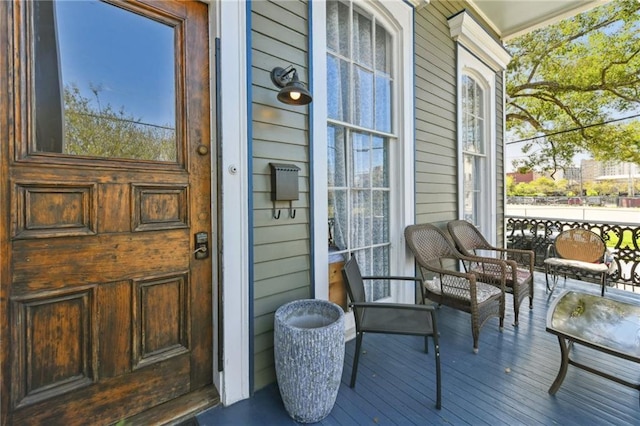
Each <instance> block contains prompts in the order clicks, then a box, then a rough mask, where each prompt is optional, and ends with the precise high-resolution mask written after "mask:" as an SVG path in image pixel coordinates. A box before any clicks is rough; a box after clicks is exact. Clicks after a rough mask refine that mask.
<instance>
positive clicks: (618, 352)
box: [547, 291, 640, 395]
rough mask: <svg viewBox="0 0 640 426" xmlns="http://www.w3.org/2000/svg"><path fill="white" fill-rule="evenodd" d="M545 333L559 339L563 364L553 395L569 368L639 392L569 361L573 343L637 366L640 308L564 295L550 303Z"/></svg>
mask: <svg viewBox="0 0 640 426" xmlns="http://www.w3.org/2000/svg"><path fill="white" fill-rule="evenodd" d="M547 331H548V332H549V333H553V334H555V335H557V336H558V342H559V343H560V352H561V355H562V363H561V365H560V371H559V372H558V376H557V377H556V379H555V381H554V382H553V384H552V385H551V387H550V388H549V393H550V394H551V395H554V394H555V393H556V392H557V391H558V389H559V388H560V385H562V381H563V380H564V377H565V375H566V374H567V368H568V367H569V365H573V366H575V367H578V368H581V369H583V370H586V371H588V372H590V373H593V374H597V375H599V376H602V377H605V378H607V379H609V380H613V381H615V382H617V383H620V384H623V385H625V386H628V387H631V388H633V389H636V390H640V384H637V383H631V382H628V381H626V380H623V379H621V378H619V377H615V376H613V375H612V374H609V373H607V372H604V371H601V370H598V369H596V368H594V367H591V366H587V365H584V364H581V363H579V362H576V361H574V360H573V359H571V358H570V357H569V352H570V351H571V347H572V346H573V344H574V343H579V344H581V345H584V346H588V347H590V348H593V349H595V350H597V351H600V352H604V353H606V354H609V355H613V356H616V357H619V358H622V359H626V360H629V361H633V362H637V363H640V306H638V305H633V304H630V303H626V302H621V301H618V300H613V299H609V298H605V297H600V296H596V295H592V294H586V293H581V292H577V291H565V292H563V293H562V294H561V295H559V296H558V298H557V299H556V300H555V301H554V302H553V304H552V306H551V308H550V309H549V313H548V315H547Z"/></svg>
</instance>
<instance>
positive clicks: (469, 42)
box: [448, 11, 511, 244]
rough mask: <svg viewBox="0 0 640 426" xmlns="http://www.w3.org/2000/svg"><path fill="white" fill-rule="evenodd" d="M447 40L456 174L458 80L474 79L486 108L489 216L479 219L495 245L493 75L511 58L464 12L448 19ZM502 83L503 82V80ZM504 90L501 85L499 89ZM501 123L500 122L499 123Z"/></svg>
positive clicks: (460, 194)
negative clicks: (453, 55)
mask: <svg viewBox="0 0 640 426" xmlns="http://www.w3.org/2000/svg"><path fill="white" fill-rule="evenodd" d="M448 22H449V31H450V34H451V38H453V39H454V40H456V41H457V42H458V49H457V78H456V81H457V84H456V86H457V100H458V102H457V116H458V123H457V130H458V153H459V155H458V170H460V171H462V170H463V151H462V139H461V135H462V122H461V118H462V102H461V100H462V76H463V75H465V74H466V75H469V76H472V77H473V78H474V79H476V80H477V81H478V82H479V83H480V84H481V85H482V86H483V89H485V90H486V92H485V93H487V94H488V99H486V100H485V102H487V105H486V107H488V110H487V115H486V119H487V120H489V123H488V124H489V126H488V129H487V133H488V134H487V135H486V141H487V145H486V149H487V164H486V172H488V173H487V176H486V177H485V179H486V180H488V182H486V183H485V185H486V186H485V187H487V188H489V191H490V198H489V210H490V211H489V214H488V215H487V217H485V218H483V222H482V228H483V231H484V233H485V237H487V240H488V241H489V242H490V243H492V244H496V239H497V238H496V233H497V231H496V223H497V217H496V216H497V193H496V181H497V171H496V169H497V158H496V144H497V139H496V73H497V72H501V71H504V70H505V69H506V68H507V65H508V64H509V61H510V60H511V55H510V54H509V52H507V50H506V49H505V48H504V46H502V45H501V44H500V43H499V42H498V41H496V40H495V39H494V38H493V37H491V35H489V34H488V33H487V31H486V30H485V29H484V28H482V26H481V25H480V24H479V23H478V22H477V21H476V20H475V19H474V18H473V17H472V16H471V15H469V14H468V13H467V12H466V11H462V12H460V13H458V14H457V15H454V16H453V17H451V18H449V20H448ZM503 80H504V79H503ZM503 87H504V85H503ZM503 121H504V120H503ZM463 178H464V176H463V174H462V172H460V173H458V206H459V207H458V217H459V218H460V219H462V218H463V215H464V192H463V188H464V185H463Z"/></svg>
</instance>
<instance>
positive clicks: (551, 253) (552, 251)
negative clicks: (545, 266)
mask: <svg viewBox="0 0 640 426" xmlns="http://www.w3.org/2000/svg"><path fill="white" fill-rule="evenodd" d="M550 257H558V254H557V253H556V246H555V244H554V243H551V244H549V245H547V251H546V253H545V256H544V258H545V259H548V258H550Z"/></svg>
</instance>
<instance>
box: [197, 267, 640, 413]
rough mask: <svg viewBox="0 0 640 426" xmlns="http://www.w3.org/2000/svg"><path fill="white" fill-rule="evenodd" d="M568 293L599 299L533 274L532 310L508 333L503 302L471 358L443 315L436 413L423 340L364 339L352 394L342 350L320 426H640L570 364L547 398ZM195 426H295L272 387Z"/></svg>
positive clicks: (627, 406)
mask: <svg viewBox="0 0 640 426" xmlns="http://www.w3.org/2000/svg"><path fill="white" fill-rule="evenodd" d="M565 289H581V290H583V291H585V292H590V293H594V294H599V286H597V285H593V284H589V283H584V282H580V281H571V280H568V281H567V283H566V285H565V284H563V283H562V282H559V283H558V288H556V290H555V292H554V293H553V294H552V295H548V294H546V293H545V286H544V273H540V272H537V273H536V286H535V298H534V304H533V310H531V311H530V310H529V309H528V302H527V301H524V302H523V303H522V306H521V308H520V325H519V326H518V327H517V328H514V327H513V326H512V325H511V323H512V322H513V309H512V308H513V307H512V302H511V300H512V299H511V296H509V295H508V296H507V307H506V316H505V328H504V331H503V332H502V333H500V332H499V330H498V320H497V318H496V319H491V320H489V322H488V323H487V324H485V326H484V327H483V328H482V331H481V333H480V352H479V353H478V354H477V355H474V354H473V352H472V346H473V344H472V338H471V326H470V317H469V315H468V314H465V313H462V312H459V311H455V310H452V309H449V308H447V307H442V308H441V309H440V311H439V316H438V320H439V327H440V334H441V338H440V345H441V357H442V392H443V398H442V409H441V410H437V409H436V408H435V396H436V392H435V373H434V360H433V356H432V354H431V353H429V354H425V353H424V352H423V349H424V340H423V339H422V338H421V337H414V336H391V335H376V334H369V335H366V336H365V337H364V340H363V355H362V356H361V358H360V365H359V371H358V382H357V384H356V387H355V388H354V389H351V388H349V385H348V383H349V378H350V374H351V365H352V361H353V351H354V348H355V342H354V341H353V340H352V341H350V342H347V345H346V354H345V365H344V370H343V376H342V384H341V386H340V391H339V393H338V397H337V401H336V405H335V406H334V408H333V410H332V412H331V414H330V415H329V416H328V417H327V418H325V419H324V420H323V421H322V422H320V423H319V424H324V425H354V424H369V425H371V424H387V425H405V424H421V425H424V424H456V425H457V424H472V425H480V424H487V425H499V424H500V425H516V424H517V425H552V424H561V425H585V424H615V425H624V424H629V425H632V424H635V425H638V424H640V406H639V400H638V392H637V391H635V390H633V389H631V388H628V387H625V386H622V385H620V384H617V383H615V382H612V381H609V380H606V379H603V378H601V377H598V376H596V375H593V374H591V373H588V372H585V371H582V370H579V369H577V368H573V367H571V366H570V367H569V371H568V373H567V376H566V379H565V380H564V383H563V384H562V387H561V388H560V390H559V391H558V393H557V394H556V395H555V396H551V395H549V394H548V392H547V391H548V389H549V386H551V383H552V382H553V380H554V379H555V377H556V374H557V372H558V369H559V366H560V348H559V345H558V340H557V338H556V336H554V335H552V334H550V333H548V332H546V331H545V327H546V315H547V308H548V306H549V305H550V303H551V301H552V300H553V299H555V298H556V297H557V296H558V295H559V294H560V293H561V292H562V291H563V290H565ZM606 296H607V297H615V298H621V299H626V300H629V299H632V300H635V301H636V303H640V297H639V296H640V295H638V294H632V293H629V292H625V291H620V290H617V289H612V288H609V289H607V293H606ZM639 338H640V335H639ZM572 353H573V355H572V356H573V357H575V358H576V359H577V360H578V359H579V360H582V361H584V362H585V363H588V364H591V365H598V366H599V368H601V369H605V370H608V371H610V372H614V373H615V374H616V375H618V376H620V377H623V378H625V379H626V380H628V381H631V382H635V383H637V382H638V381H639V379H640V368H638V364H635V363H631V362H627V361H624V360H620V359H618V358H613V357H611V356H608V355H605V354H602V353H600V352H595V351H593V350H591V349H589V348H586V347H583V346H575V347H574V352H572ZM197 420H198V423H199V424H200V425H231V424H233V425H236V424H237V425H285V424H297V423H296V422H294V421H293V420H292V419H291V418H290V417H289V416H288V415H287V413H286V411H285V409H284V406H283V404H282V400H281V399H280V394H279V391H278V388H277V386H276V385H271V386H268V387H267V388H265V389H262V390H259V391H257V392H256V393H255V395H254V396H253V397H252V398H250V399H248V400H244V401H241V402H238V403H236V404H234V405H232V406H229V407H221V406H219V407H215V408H212V409H210V410H208V411H205V412H203V413H201V414H199V415H198V416H197Z"/></svg>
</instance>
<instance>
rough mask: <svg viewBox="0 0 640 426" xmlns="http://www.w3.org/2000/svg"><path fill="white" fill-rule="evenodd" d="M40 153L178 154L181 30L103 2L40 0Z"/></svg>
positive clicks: (172, 157) (157, 157)
mask: <svg viewBox="0 0 640 426" xmlns="http://www.w3.org/2000/svg"><path fill="white" fill-rule="evenodd" d="M34 32H35V34H34V46H35V70H34V89H35V100H36V110H35V127H36V142H35V150H36V151H37V152H53V153H62V154H66V155H80V156H92V157H106V158H125V159H139V160H154V161H169V162H175V161H176V160H177V142H176V87H175V81H176V76H175V67H174V57H175V51H174V29H173V28H172V27H170V26H168V25H166V24H163V23H160V22H157V21H154V20H152V19H149V18H146V17H144V16H141V15H138V14H135V13H132V12H129V11H126V10H124V9H121V8H118V7H116V6H113V5H110V4H107V3H102V2H100V1H82V2H77V1H71V2H69V1H56V2H54V3H52V2H49V1H38V2H34Z"/></svg>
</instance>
